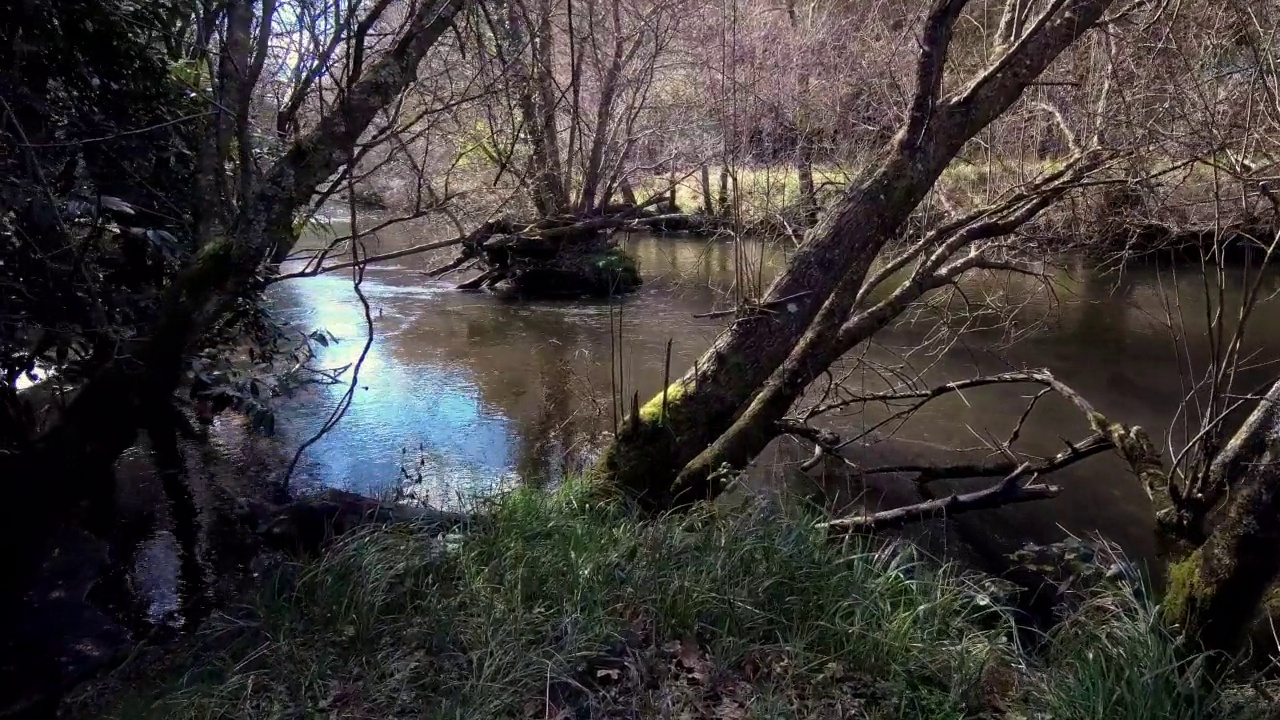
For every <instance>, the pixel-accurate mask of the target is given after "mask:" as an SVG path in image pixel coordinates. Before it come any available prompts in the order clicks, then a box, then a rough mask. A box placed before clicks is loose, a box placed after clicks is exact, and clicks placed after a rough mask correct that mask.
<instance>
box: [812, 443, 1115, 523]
mask: <svg viewBox="0 0 1280 720" xmlns="http://www.w3.org/2000/svg"><path fill="white" fill-rule="evenodd" d="M1113 447H1115V446H1114V444H1113V442H1112V439H1111V438H1110V437H1108V436H1106V435H1103V434H1101V433H1095V434H1093V435H1090V436H1089V437H1087V438H1085V439H1084V440H1082V441H1080V442H1079V443H1076V444H1068V445H1067V449H1066V450H1063V451H1062V452H1060V453H1058V454H1057V455H1054V456H1053V457H1051V458H1048V459H1046V460H1039V461H1026V462H1023V463H1020V464H1018V465H1016V466H1013V467H1012V469H1008V467H1009V466H1010V465H1012V463H1000V464H994V465H989V466H985V467H984V466H974V465H952V466H937V467H932V466H920V467H919V469H920V471H921V472H920V476H918V477H917V478H916V480H915V481H916V483H918V484H923V483H924V482H928V481H931V480H941V479H944V478H962V477H972V476H973V475H974V474H977V473H981V474H985V475H989V476H990V475H997V474H1000V471H1003V470H1006V469H1008V472H1007V473H1004V478H1003V479H1002V480H1001V481H1000V482H999V483H996V484H995V485H992V486H990V487H987V488H984V489H982V490H975V491H973V492H968V493H953V494H951V495H948V496H947V497H945V498H938V499H934V500H927V501H925V502H921V503H916V504H914V505H907V506H904V507H900V508H894V509H892V510H884V511H881V512H878V513H872V514H870V515H859V516H854V517H848V518H840V519H838V520H832V521H829V522H827V523H826V527H827V528H829V529H831V530H833V531H839V532H873V531H876V530H886V529H891V528H898V527H902V526H903V525H907V524H909V523H913V522H920V521H923V520H932V519H935V518H940V517H950V516H952V515H958V514H961V513H966V512H972V511H974V510H990V509H992V508H997V507H1002V506H1004V505H1010V504H1015V503H1022V502H1030V501H1032V500H1043V499H1046V498H1051V497H1056V496H1057V495H1058V493H1059V492H1061V489H1060V488H1059V487H1057V486H1055V485H1045V484H1032V483H1035V481H1036V480H1037V479H1038V478H1039V477H1040V476H1042V475H1046V474H1048V473H1051V472H1054V471H1056V470H1060V469H1062V468H1064V467H1066V466H1068V465H1072V464H1074V463H1077V462H1079V461H1081V460H1084V459H1085V458H1088V457H1091V456H1093V455H1097V454H1098V453H1100V452H1103V451H1104V450H1107V449H1110V448H1113ZM902 467H907V466H901V467H899V468H876V469H873V470H870V471H868V472H900V471H901V468H902ZM924 478H927V479H924ZM1024 478H1025V479H1026V483H1025V484H1024V483H1022V480H1023V479H1024Z"/></svg>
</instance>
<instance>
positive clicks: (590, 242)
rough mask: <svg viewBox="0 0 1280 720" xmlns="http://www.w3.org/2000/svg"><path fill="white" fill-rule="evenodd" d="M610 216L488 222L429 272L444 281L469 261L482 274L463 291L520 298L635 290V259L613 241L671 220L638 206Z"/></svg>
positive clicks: (637, 281)
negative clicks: (623, 233)
mask: <svg viewBox="0 0 1280 720" xmlns="http://www.w3.org/2000/svg"><path fill="white" fill-rule="evenodd" d="M606 210H608V211H610V212H609V213H608V214H601V213H595V214H591V215H586V216H581V215H564V216H557V217H552V218H543V219H540V220H536V221H533V222H524V223H522V222H518V221H513V220H501V221H494V222H489V223H485V224H484V225H482V226H480V227H479V228H477V229H476V230H474V231H472V232H471V233H470V234H469V235H468V236H467V237H466V238H464V239H463V241H462V242H461V244H460V245H461V252H460V253H459V255H458V257H457V258H455V259H454V260H452V261H451V262H449V263H447V264H446V265H443V266H441V267H439V268H436V269H435V270H432V271H430V272H429V273H427V274H428V275H429V276H432V277H440V276H442V275H444V274H445V273H447V272H451V271H453V270H456V269H458V268H460V267H462V266H463V265H465V264H467V263H469V262H476V263H478V264H479V266H480V267H482V268H483V269H482V271H481V273H480V274H479V275H477V276H476V277H474V278H472V279H470V280H467V281H466V282H463V283H461V284H459V285H458V286H457V287H458V289H459V290H482V289H493V290H495V291H497V292H500V293H502V294H504V295H507V296H510V297H517V298H548V297H550V298H566V297H583V296H589V297H607V296H611V295H621V294H625V293H629V292H632V291H634V290H636V289H637V288H638V287H639V286H640V284H641V282H642V281H641V279H640V273H639V271H638V269H637V267H636V263H635V261H634V260H633V259H632V258H631V257H630V256H629V255H627V254H626V252H625V251H623V250H622V248H620V247H618V245H617V244H616V243H614V242H613V240H612V235H613V233H614V232H615V231H616V230H618V229H644V228H647V227H648V226H647V225H646V223H654V222H656V223H667V222H672V221H673V220H672V218H674V217H675V216H673V215H669V214H668V215H659V214H655V213H653V212H650V211H647V210H645V209H643V208H640V207H638V206H619V207H610V208H606Z"/></svg>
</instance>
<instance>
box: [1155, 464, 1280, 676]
mask: <svg viewBox="0 0 1280 720" xmlns="http://www.w3.org/2000/svg"><path fill="white" fill-rule="evenodd" d="M1254 460H1255V461H1254V462H1252V463H1251V464H1250V465H1249V469H1248V470H1247V471H1246V472H1245V474H1244V475H1243V476H1242V477H1240V478H1239V479H1238V481H1237V482H1236V483H1235V484H1234V490H1233V494H1232V499H1231V502H1230V505H1229V506H1228V508H1227V512H1226V514H1225V516H1224V517H1223V519H1222V521H1221V522H1220V523H1219V525H1218V527H1217V528H1216V529H1215V530H1214V532H1213V534H1212V535H1210V536H1209V539H1208V540H1207V541H1206V542H1205V544H1204V545H1202V546H1201V547H1200V548H1199V549H1197V550H1196V551H1195V552H1194V553H1192V554H1191V555H1190V556H1188V557H1187V558H1186V559H1185V560H1182V561H1181V562H1178V563H1175V564H1173V565H1172V566H1171V567H1170V569H1169V575H1168V579H1169V583H1168V587H1167V590H1166V594H1165V599H1164V605H1163V614H1164V616H1165V619H1166V620H1167V621H1168V622H1169V623H1170V624H1172V625H1175V626H1177V627H1179V628H1181V629H1182V630H1183V631H1184V632H1185V633H1186V635H1187V638H1188V639H1189V640H1190V641H1191V642H1193V643H1195V644H1196V645H1198V646H1199V647H1200V648H1202V649H1204V650H1207V651H1217V652H1221V653H1223V654H1224V655H1225V656H1232V655H1234V654H1235V653H1237V652H1238V651H1239V649H1240V647H1241V645H1242V643H1243V641H1244V640H1245V638H1246V637H1247V633H1248V629H1249V627H1250V626H1251V625H1252V624H1253V622H1254V619H1255V618H1256V617H1257V613H1258V610H1259V608H1260V607H1261V606H1262V605H1263V604H1264V601H1265V600H1266V599H1267V597H1268V593H1269V592H1270V591H1271V588H1272V586H1273V584H1274V582H1275V580H1276V577H1277V575H1278V574H1280V553H1278V552H1276V548H1277V547H1280V464H1278V463H1277V460H1280V444H1276V443H1273V444H1272V446H1271V448H1270V450H1269V451H1268V452H1266V453H1264V454H1263V455H1262V456H1261V457H1258V458H1254Z"/></svg>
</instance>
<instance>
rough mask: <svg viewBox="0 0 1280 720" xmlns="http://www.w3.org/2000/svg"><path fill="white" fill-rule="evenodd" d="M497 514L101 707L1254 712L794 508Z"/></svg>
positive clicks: (360, 542)
mask: <svg viewBox="0 0 1280 720" xmlns="http://www.w3.org/2000/svg"><path fill="white" fill-rule="evenodd" d="M491 513H492V519H493V522H492V523H486V525H485V527H486V529H484V530H481V531H477V532H476V533H474V534H473V535H472V536H471V537H469V538H468V539H466V540H465V541H460V542H457V543H454V544H451V545H450V546H449V547H448V548H444V547H442V546H441V545H440V544H439V543H433V542H429V541H426V540H424V539H423V538H421V537H419V536H415V535H414V533H413V532H411V531H410V530H408V529H401V530H395V531H381V532H367V533H361V534H359V535H356V536H354V537H350V538H347V539H345V540H344V541H343V542H342V543H341V545H340V546H338V547H336V548H334V549H333V550H332V551H331V552H330V553H328V554H327V556H326V557H324V558H322V559H320V560H316V561H312V562H309V563H306V564H303V565H300V566H297V567H294V568H292V572H288V573H285V574H284V575H283V576H282V578H281V579H280V580H278V581H277V582H275V583H274V584H272V585H271V586H270V587H268V588H267V589H265V590H264V592H263V593H262V595H261V597H259V598H257V599H256V600H255V602H254V604H253V605H252V607H250V608H246V609H245V610H244V611H243V612H237V613H233V615H235V616H236V617H237V618H238V619H231V618H230V617H223V618H220V619H218V620H216V621H215V622H214V623H213V625H212V626H211V627H210V628H209V629H207V630H206V631H204V632H203V633H202V634H201V637H200V639H199V642H200V646H199V647H197V648H193V649H190V650H189V651H187V652H185V653H184V654H181V655H170V657H169V661H168V662H167V663H166V665H167V668H168V669H166V670H152V671H149V673H148V675H147V676H146V679H145V680H142V681H140V680H137V679H132V680H129V681H127V685H126V686H125V687H126V689H125V690H124V691H123V692H121V693H120V695H119V696H118V697H116V698H115V699H114V700H112V702H111V703H110V709H109V710H107V712H106V714H107V716H109V717H118V718H160V717H165V718H215V717H222V718H233V717H234V718H268V717H333V718H339V717H340V718H396V717H415V718H417V717H428V718H531V717H536V718H585V717H620V718H621V717H627V718H659V717H662V718H666V717H673V718H680V717H685V718H781V717H806V718H808V717H830V718H837V717H839V718H846V717H867V718H961V717H1007V718H1033V717H1034V718H1050V717H1052V718H1100V719H1101V718H1107V719H1108V720H1123V719H1125V718H1134V719H1135V720H1136V719H1137V718H1144V719H1145V718H1211V717H1232V718H1235V717H1252V716H1254V715H1252V714H1250V713H1249V712H1248V708H1247V707H1246V706H1245V705H1244V704H1242V703H1241V702H1239V701H1236V700H1232V699H1231V698H1233V697H1235V696H1237V695H1238V694H1237V693H1235V692H1231V693H1224V692H1218V691H1216V690H1215V689H1213V688H1211V687H1208V686H1205V685H1203V684H1201V685H1200V686H1198V687H1197V686H1194V684H1189V683H1187V682H1186V680H1185V676H1186V673H1185V672H1184V671H1185V670H1186V669H1187V667H1188V666H1187V664H1185V663H1179V662H1178V661H1177V659H1176V653H1175V651H1174V646H1173V643H1172V641H1171V640H1170V639H1169V638H1168V637H1167V636H1166V635H1165V634H1164V633H1163V632H1161V631H1160V630H1158V629H1157V626H1156V624H1155V622H1154V612H1153V610H1152V608H1150V607H1148V606H1146V605H1144V604H1143V603H1142V602H1140V601H1137V600H1135V599H1134V598H1133V597H1132V596H1131V595H1130V594H1128V593H1124V592H1116V593H1114V594H1111V595H1106V596H1101V597H1097V598H1094V599H1092V600H1091V601H1089V602H1088V603H1086V604H1085V605H1084V609H1083V610H1082V611H1081V612H1080V613H1079V614H1077V615H1076V616H1075V617H1073V618H1071V619H1069V620H1068V621H1067V622H1066V623H1065V624H1064V625H1063V626H1062V627H1061V629H1060V630H1058V631H1056V633H1055V636H1054V638H1053V643H1052V646H1051V647H1052V650H1050V651H1049V652H1048V654H1047V655H1046V656H1043V657H1038V658H1031V657H1029V656H1027V655H1026V654H1025V653H1023V652H1021V651H1020V650H1019V648H1018V647H1017V646H1016V643H1015V641H1013V640H1012V637H1013V634H1012V632H1011V627H1012V624H1011V621H1010V619H1009V617H1008V616H1007V615H1006V614H1005V613H1003V612H1002V611H998V610H995V609H993V608H992V606H991V604H990V603H989V602H987V601H986V598H985V596H984V595H983V594H982V592H981V591H980V590H979V588H980V584H979V583H978V582H977V579H976V578H973V577H970V576H966V575H965V574H963V573H960V572H959V571H957V570H954V569H951V568H937V567H935V566H933V565H931V564H928V563H918V562H913V561H911V560H910V559H909V557H908V555H906V554H903V553H901V552H894V551H890V550H887V549H879V550H877V549H875V548H873V547H871V546H870V545H867V544H864V543H862V542H861V541H859V542H858V543H852V544H846V545H844V546H841V545H839V544H835V543H832V542H830V541H828V540H827V539H826V538H825V537H824V535H823V533H821V532H818V531H815V530H814V529H812V523H811V522H809V521H808V520H807V519H805V518H803V517H800V516H798V515H797V516H795V517H779V514H780V513H779V512H778V511H776V510H774V511H767V510H765V509H763V508H757V509H752V510H747V511H743V512H736V513H733V514H732V517H729V516H723V515H722V516H713V515H702V516H696V517H683V518H671V519H666V520H656V521H649V522H639V521H636V520H634V519H632V518H631V517H629V516H628V515H626V514H625V513H623V512H621V511H620V510H618V509H616V508H600V507H596V508H591V507H586V506H584V505H583V504H581V503H580V502H578V501H577V500H575V496H574V495H573V494H572V493H564V492H562V493H560V494H557V495H542V494H538V493H535V492H527V493H526V492H521V493H517V494H515V495H513V496H510V497H508V498H505V499H503V500H501V501H498V502H496V503H495V505H494V507H493V508H492V509H491ZM146 688H150V689H146ZM99 710H100V709H94V710H92V711H89V710H88V709H86V710H85V714H86V715H89V714H91V713H92V714H93V715H95V716H96V715H97V713H98V712H99Z"/></svg>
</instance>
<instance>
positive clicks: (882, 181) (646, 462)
mask: <svg viewBox="0 0 1280 720" xmlns="http://www.w3.org/2000/svg"><path fill="white" fill-rule="evenodd" d="M1111 2H1112V0H1066V2H1063V3H1060V4H1058V6H1057V7H1058V10H1057V12H1055V13H1054V14H1053V15H1052V17H1049V18H1047V19H1045V21H1044V22H1041V23H1037V24H1036V25H1035V26H1034V28H1033V30H1032V31H1031V32H1030V33H1029V34H1028V35H1026V36H1024V37H1022V38H1021V39H1019V40H1018V41H1017V42H1015V43H1013V44H1012V45H1011V46H1009V47H1007V48H1004V49H1003V50H1002V52H1001V53H1000V54H999V56H998V57H997V59H996V60H995V62H993V63H992V65H991V66H990V67H988V68H987V69H986V70H985V71H983V72H982V74H981V75H979V76H978V77H977V78H976V79H975V80H973V81H972V82H970V83H969V84H968V85H966V86H965V87H963V88H961V89H960V90H959V91H958V92H956V93H954V94H952V95H950V96H947V97H944V96H943V94H942V76H943V70H944V65H945V61H946V53H947V47H948V45H949V43H950V39H951V31H952V28H953V26H954V24H955V21H956V19H957V18H958V17H959V14H960V11H961V10H962V9H963V8H964V6H965V5H966V4H967V2H966V0H935V2H934V3H933V8H932V10H931V12H930V15H929V18H928V20H927V21H926V24H925V29H924V37H923V39H922V45H921V55H920V59H919V63H918V66H917V87H916V92H915V97H914V98H913V101H912V105H911V109H910V112H909V115H908V118H907V122H906V124H905V126H904V127H903V128H902V129H900V130H899V131H898V133H897V135H896V136H895V137H894V139H893V141H892V143H891V145H890V146H889V147H887V148H886V149H885V150H884V151H883V152H882V153H881V155H880V157H879V160H878V161H877V162H873V163H872V164H871V165H870V166H868V168H867V169H865V170H863V171H862V172H861V173H860V174H859V175H858V176H857V177H856V178H854V179H853V180H852V181H851V182H850V183H849V186H848V189H847V190H846V191H845V193H844V196H843V198H842V199H841V200H840V201H839V202H838V203H837V204H836V205H835V207H833V208H831V209H830V210H829V211H828V212H827V213H826V214H825V215H824V216H823V217H822V218H821V219H820V220H819V222H818V224H817V225H816V226H814V227H813V228H812V229H811V230H810V231H809V232H808V233H807V234H806V238H805V241H804V243H803V244H802V245H801V247H800V248H799V249H798V250H797V251H796V254H795V256H794V257H793V259H792V260H791V262H790V263H789V264H788V266H787V269H786V270H785V271H784V272H783V273H782V275H781V276H779V277H778V278H777V279H776V280H775V281H774V283H773V285H772V286H771V287H770V289H769V291H768V293H767V294H766V296H765V297H764V298H762V299H761V301H760V302H761V304H762V305H765V304H770V303H772V304H773V305H775V306H780V307H775V308H774V310H775V312H759V313H754V314H750V315H743V316H742V317H740V318H739V319H738V320H737V321H736V322H735V323H734V324H733V325H732V326H731V327H730V328H729V329H728V330H727V331H726V332H725V333H724V334H722V335H721V336H720V338H719V339H717V341H716V342H715V344H714V345H713V346H712V347H711V349H710V350H708V351H707V353H706V354H705V355H703V356H702V358H701V359H700V360H698V361H697V362H695V364H694V367H693V368H692V369H691V370H690V371H689V372H687V373H686V374H685V376H684V377H682V378H681V379H680V380H678V381H676V382H675V383H673V384H672V385H671V386H670V387H668V388H665V389H664V390H663V391H662V392H661V393H660V394H659V395H658V396H657V397H655V398H654V399H653V400H651V401H650V402H649V403H648V404H646V405H645V406H644V407H643V408H639V409H638V411H637V412H635V413H633V416H632V417H631V418H630V420H629V422H627V423H624V425H623V427H622V429H621V430H620V431H619V433H618V435H617V437H616V438H615V439H614V441H613V443H612V444H611V445H610V447H609V448H608V449H607V450H606V452H605V454H604V455H603V456H602V458H601V460H600V461H599V463H598V464H597V467H596V471H597V472H596V474H597V476H598V478H599V479H600V480H601V481H603V482H604V483H606V484H607V486H608V487H611V488H613V489H615V490H618V491H621V492H624V493H627V494H629V495H632V496H635V497H637V498H639V499H640V500H641V501H642V502H643V503H645V504H650V505H654V506H663V505H666V504H669V503H670V502H671V501H672V500H673V497H672V492H673V487H674V481H675V478H676V475H677V474H678V473H679V472H680V470H681V469H682V468H683V467H684V466H685V464H686V463H688V462H689V461H691V460H693V459H694V458H695V457H696V456H697V455H698V454H699V453H701V452H702V450H703V449H704V448H706V447H707V446H708V445H710V444H711V443H712V442H713V441H715V440H716V438H717V437H719V436H720V434H721V433H723V432H724V431H725V430H726V429H728V428H729V427H730V425H731V424H732V423H733V422H734V420H735V419H736V418H737V417H738V416H739V414H740V413H741V412H742V410H743V409H744V407H745V406H746V405H747V404H748V403H749V402H750V400H751V398H752V397H753V396H754V395H755V393H756V391H757V390H758V389H759V388H760V387H761V386H762V385H763V384H764V383H765V382H766V381H767V380H768V378H769V377H770V375H771V374H772V373H773V372H774V371H775V370H776V369H777V368H778V366H779V365H781V364H782V363H783V361H784V360H785V359H786V358H787V357H788V355H789V354H790V353H791V351H792V348H794V347H795V345H796V343H797V342H798V341H799V340H800V339H801V337H802V336H803V335H804V333H805V331H806V329H807V328H808V327H809V325H810V323H811V322H812V321H813V319H814V317H815V315H816V314H817V313H818V310H819V308H822V307H823V306H824V304H825V305H826V306H827V310H828V311H829V312H830V313H831V314H832V315H833V316H837V317H844V316H847V315H848V313H849V311H850V310H851V309H852V307H853V300H854V293H847V292H844V293H841V292H836V291H837V290H838V289H839V286H840V285H841V284H842V283H843V284H845V285H849V284H855V285H860V284H861V282H862V279H863V277H864V276H865V275H866V273H867V271H868V269H869V268H870V267H871V264H872V262H873V261H874V260H875V258H876V256H877V255H878V254H879V253H880V251H881V250H882V249H883V248H884V246H885V245H886V244H887V243H888V242H889V241H890V240H892V239H893V238H894V237H896V236H897V234H898V232H899V230H900V228H901V227H902V226H903V224H904V223H905V222H906V220H907V218H908V216H909V215H910V214H911V212H912V211H913V210H914V208H915V207H916V205H917V204H919V202H920V201H921V200H922V199H923V198H924V196H925V195H926V194H927V193H928V191H929V189H930V188H932V187H933V184H934V182H935V181H936V180H937V178H938V177H939V176H940V175H941V173H942V171H943V169H945V168H946V167H947V165H948V164H949V163H950V162H951V160H952V158H953V157H955V155H956V153H957V152H959V150H960V148H961V147H962V146H963V145H964V144H965V142H967V141H968V140H969V139H970V138H972V137H973V136H974V135H975V134H977V133H978V132H979V131H980V130H982V129H983V128H985V127H986V126H987V125H988V124H989V123H990V122H992V121H993V120H994V119H995V118H997V117H999V116H1000V115H1001V114H1002V113H1004V112H1005V111H1006V110H1007V109H1008V108H1009V106H1010V105H1012V104H1013V103H1014V102H1015V101H1016V100H1017V99H1018V98H1019V97H1020V95H1021V94H1022V91H1023V90H1024V89H1025V88H1026V87H1027V85H1028V84H1029V83H1031V82H1033V81H1034V80H1035V79H1036V78H1037V77H1038V76H1039V75H1040V73H1041V72H1043V70H1044V69H1045V68H1046V67H1047V66H1048V65H1049V63H1050V62H1052V61H1053V59H1054V58H1056V57H1057V56H1058V54H1059V53H1061V52H1062V51H1063V50H1064V49H1066V48H1067V47H1068V46H1069V45H1071V43H1072V42H1074V41H1075V40H1076V39H1077V38H1078V37H1080V36H1081V35H1082V34H1083V33H1084V32H1085V31H1086V30H1088V29H1089V28H1090V27H1091V26H1092V25H1093V24H1094V23H1095V22H1097V20H1098V19H1099V18H1100V17H1101V16H1102V13H1103V12H1104V11H1105V10H1106V8H1107V7H1108V6H1109V5H1110V4H1111ZM833 293H834V295H833Z"/></svg>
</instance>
